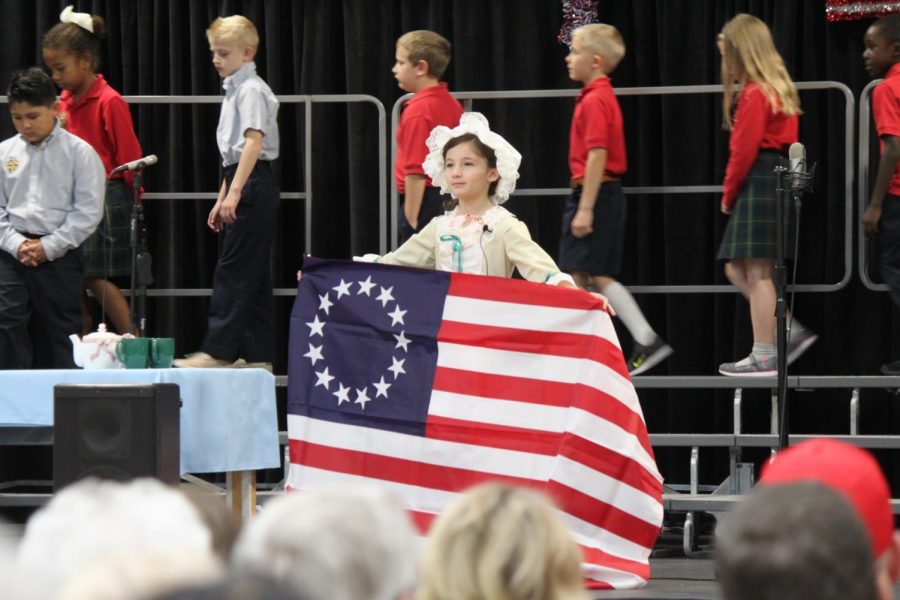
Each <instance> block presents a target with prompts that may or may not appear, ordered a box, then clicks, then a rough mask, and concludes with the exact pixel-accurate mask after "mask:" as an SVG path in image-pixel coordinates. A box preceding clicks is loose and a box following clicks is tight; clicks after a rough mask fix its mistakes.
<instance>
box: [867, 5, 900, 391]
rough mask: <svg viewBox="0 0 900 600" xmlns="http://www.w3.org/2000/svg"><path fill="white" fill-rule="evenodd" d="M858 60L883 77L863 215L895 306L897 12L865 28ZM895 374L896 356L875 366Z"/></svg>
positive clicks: (899, 106) (899, 93)
mask: <svg viewBox="0 0 900 600" xmlns="http://www.w3.org/2000/svg"><path fill="white" fill-rule="evenodd" d="M864 43H865V46H866V50H865V52H863V58H864V59H865V61H866V71H867V72H868V73H869V75H871V76H872V77H884V81H883V82H881V83H880V84H878V86H876V87H875V89H874V90H873V91H872V114H873V116H874V117H875V129H877V130H878V137H879V138H880V139H881V160H880V161H879V162H878V174H877V175H876V176H875V185H874V186H873V187H872V195H871V197H870V198H869V207H868V208H867V209H866V212H865V213H863V217H862V225H863V229H864V230H865V233H866V237H869V238H873V237H876V236H877V239H878V249H879V252H880V255H881V260H880V264H879V267H880V268H881V276H882V277H883V278H884V282H885V283H886V284H887V286H888V289H889V290H890V293H891V299H892V300H893V301H894V303H895V304H897V305H898V306H900V64H898V63H900V15H890V16H887V17H884V18H882V19H878V20H877V21H875V23H873V24H872V26H871V27H869V30H868V31H866V37H865V40H864ZM881 372H882V373H883V374H884V375H900V360H895V361H893V362H891V363H888V364H886V365H882V366H881Z"/></svg>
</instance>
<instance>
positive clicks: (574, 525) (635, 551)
mask: <svg viewBox="0 0 900 600" xmlns="http://www.w3.org/2000/svg"><path fill="white" fill-rule="evenodd" d="M292 466H293V465H292ZM557 512H558V513H559V516H560V518H561V519H562V520H563V523H564V524H565V526H566V529H568V530H569V531H570V532H571V533H572V537H573V538H574V539H575V542H576V543H578V544H581V545H582V546H584V547H586V548H597V549H598V550H602V551H603V552H606V553H607V554H612V555H613V556H618V557H619V558H624V559H626V560H633V561H636V562H642V563H646V562H647V559H648V558H649V557H650V550H651V548H645V547H644V546H641V545H640V544H636V543H634V542H632V541H631V540H629V539H627V538H623V537H622V536H619V535H616V534H615V533H613V532H611V531H608V530H606V529H603V528H602V527H599V526H597V525H595V524H594V523H588V522H587V521H583V520H581V519H579V518H578V517H575V516H573V515H570V514H569V513H567V512H563V511H557Z"/></svg>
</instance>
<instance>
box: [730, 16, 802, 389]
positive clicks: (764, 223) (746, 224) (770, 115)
mask: <svg viewBox="0 0 900 600" xmlns="http://www.w3.org/2000/svg"><path fill="white" fill-rule="evenodd" d="M718 43H719V49H720V51H721V53H722V84H723V86H724V88H725V92H724V97H723V102H722V114H723V115H724V119H725V124H726V126H728V127H729V128H730V129H731V139H730V142H729V151H730V156H729V159H728V167H727V168H726V170H725V181H724V182H723V184H722V187H723V190H722V202H721V210H722V212H723V213H725V214H726V215H731V218H730V219H729V220H728V225H727V226H726V228H725V233H724V235H723V239H722V245H721V246H720V247H719V254H718V258H720V259H724V260H726V261H727V262H726V263H725V275H726V276H727V277H728V279H729V281H731V283H733V284H734V285H735V286H736V287H737V288H738V289H739V290H740V292H741V294H743V295H744V297H745V298H746V299H747V300H748V302H749V303H750V320H751V322H752V324H753V350H752V352H751V353H750V355H749V356H747V357H746V358H744V359H742V360H739V361H737V362H734V363H725V364H723V365H721V366H720V367H719V372H720V373H721V374H722V375H733V376H745V377H746V376H772V375H775V374H776V372H777V371H776V360H775V286H774V284H773V282H772V272H773V267H774V259H775V254H776V243H775V223H776V194H775V187H776V181H775V175H774V173H773V171H774V169H775V167H776V166H777V165H779V164H781V163H782V162H783V161H784V159H785V157H786V155H787V149H788V146H790V145H791V144H792V143H794V142H796V141H797V133H798V121H799V118H798V117H799V114H800V100H799V97H798V95H797V89H796V88H795V87H794V83H793V82H792V81H791V77H790V75H789V74H788V72H787V69H786V68H785V66H784V61H782V59H781V56H780V55H779V54H778V51H777V50H776V49H775V44H774V42H773V41H772V34H771V32H770V31H769V28H768V27H767V26H766V24H765V23H763V22H762V21H760V20H759V19H757V18H756V17H754V16H751V15H748V14H739V15H737V16H735V17H734V18H733V19H731V20H730V21H729V22H728V23H726V24H725V27H724V28H723V29H722V34H721V36H720V38H719V40H718ZM735 100H736V101H737V102H736V103H735ZM787 213H788V215H789V217H788V219H787V222H786V223H785V229H784V231H785V234H786V236H787V238H788V243H787V244H786V247H785V257H786V258H790V257H791V253H792V252H793V247H794V244H793V238H794V232H795V227H794V226H795V218H794V216H793V215H794V211H793V207H792V206H789V207H787ZM815 339H816V336H815V335H814V334H813V333H812V332H810V331H808V330H806V329H805V328H803V327H802V326H801V325H800V324H799V323H798V322H797V321H796V320H794V321H793V323H792V327H791V334H790V338H789V340H790V341H789V345H788V362H789V363H790V362H792V361H793V360H795V359H796V358H797V357H799V355H800V354H801V353H802V352H803V351H804V350H806V348H808V347H809V346H810V345H811V344H812V343H813V342H814V341H815Z"/></svg>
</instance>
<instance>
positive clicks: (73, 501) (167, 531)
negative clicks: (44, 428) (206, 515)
mask: <svg viewBox="0 0 900 600" xmlns="http://www.w3.org/2000/svg"><path fill="white" fill-rule="evenodd" d="M16 567H17V569H16V571H17V573H16V574H17V576H18V578H19V579H20V588H21V589H20V591H19V593H18V594H17V595H16V596H14V597H15V598H17V599H35V600H44V599H47V600H49V599H53V600H58V599H60V598H92V600H100V599H107V598H136V597H144V596H145V595H149V594H152V593H155V592H157V591H162V590H163V589H165V588H166V587H167V586H174V585H181V584H186V583H188V582H191V581H196V582H199V581H205V580H209V579H210V578H215V577H218V576H220V572H221V568H220V567H221V563H220V561H218V559H217V558H216V557H215V556H214V554H213V550H212V536H211V534H210V531H209V529H208V528H207V526H206V525H205V524H204V522H203V521H202V519H201V517H200V514H199V513H198V512H197V510H196V509H195V508H194V507H193V506H192V505H191V503H190V502H189V501H188V500H187V498H185V497H184V495H183V494H181V493H180V492H179V491H178V490H177V489H176V488H170V487H167V486H166V485H164V484H162V483H161V482H159V481H157V480H155V479H136V480H134V481H131V482H127V483H122V482H117V481H99V480H96V479H86V480H83V481H79V482H76V483H73V484H72V485H70V486H68V487H66V488H65V489H63V490H62V491H61V492H59V493H58V494H56V496H54V498H53V499H52V500H51V501H50V503H49V504H47V506H45V507H43V508H42V509H40V510H39V511H38V512H36V513H35V514H34V515H33V516H32V517H31V519H30V520H29V521H28V524H27V525H26V528H25V535H24V537H23V538H22V542H21V544H20V545H19V550H18V555H17V558H16Z"/></svg>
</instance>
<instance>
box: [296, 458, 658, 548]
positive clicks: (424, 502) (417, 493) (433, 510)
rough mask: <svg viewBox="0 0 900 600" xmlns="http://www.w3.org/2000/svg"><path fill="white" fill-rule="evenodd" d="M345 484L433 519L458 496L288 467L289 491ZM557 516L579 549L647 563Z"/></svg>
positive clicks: (609, 536) (599, 532)
mask: <svg viewBox="0 0 900 600" xmlns="http://www.w3.org/2000/svg"><path fill="white" fill-rule="evenodd" d="M345 482H356V483H360V482H362V483H371V484H373V485H377V486H381V487H383V488H385V489H388V490H391V492H392V493H394V494H395V495H396V496H397V497H398V498H400V499H402V502H403V505H404V508H406V509H407V510H414V511H416V512H421V513H427V514H433V515H439V514H440V513H442V512H443V511H444V508H445V507H446V506H447V504H449V503H450V502H452V501H453V499H454V498H456V497H457V495H458V493H457V492H446V491H443V490H436V489H432V488H427V487H422V486H417V485H410V484H406V483H397V482H394V481H385V480H381V479H372V478H369V477H363V476H360V475H352V474H347V473H338V472H335V471H326V470H323V469H317V468H314V467H306V466H302V465H298V464H294V463H291V465H290V467H289V469H288V483H289V485H290V487H291V489H296V490H305V489H309V488H311V487H316V486H319V485H325V484H333V483H345ZM557 512H558V514H559V515H560V518H562V519H563V521H564V523H565V524H566V526H567V527H568V528H569V530H570V531H572V535H573V537H574V538H575V541H576V542H577V543H579V544H581V545H582V546H585V547H588V548H599V549H601V550H603V551H604V552H606V553H608V554H611V555H613V556H618V557H621V558H624V559H626V560H633V561H640V562H644V563H646V562H647V557H648V556H649V554H650V551H649V549H647V548H644V547H643V546H641V545H639V544H635V543H634V542H631V541H629V540H627V539H625V538H623V537H620V536H618V535H616V534H614V533H611V532H609V531H606V530H605V529H603V528H600V527H597V526H596V525H592V524H590V523H587V522H585V521H582V520H581V519H578V518H576V517H573V516H572V515H569V514H566V513H564V512H562V511H557ZM585 531H586V532H589V533H590V536H585V535H583V534H582V532H585Z"/></svg>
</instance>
